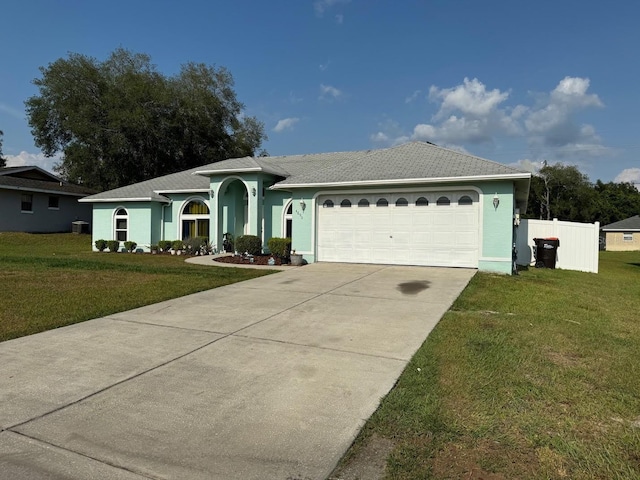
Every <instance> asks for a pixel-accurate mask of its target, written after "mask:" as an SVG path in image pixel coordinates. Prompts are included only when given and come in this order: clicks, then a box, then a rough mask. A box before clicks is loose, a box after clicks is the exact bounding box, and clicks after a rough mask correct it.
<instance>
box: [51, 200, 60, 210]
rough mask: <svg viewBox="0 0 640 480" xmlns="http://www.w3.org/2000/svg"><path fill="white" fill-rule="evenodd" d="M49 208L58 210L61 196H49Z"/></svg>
mask: <svg viewBox="0 0 640 480" xmlns="http://www.w3.org/2000/svg"><path fill="white" fill-rule="evenodd" d="M49 208H51V209H54V210H58V209H59V208H60V197H49Z"/></svg>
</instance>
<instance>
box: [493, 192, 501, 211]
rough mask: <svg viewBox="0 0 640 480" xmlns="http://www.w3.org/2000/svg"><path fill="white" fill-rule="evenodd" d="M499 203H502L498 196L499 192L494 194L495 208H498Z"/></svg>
mask: <svg viewBox="0 0 640 480" xmlns="http://www.w3.org/2000/svg"><path fill="white" fill-rule="evenodd" d="M498 205H500V198H498V192H496V194H495V195H494V196H493V209H494V210H497V209H498Z"/></svg>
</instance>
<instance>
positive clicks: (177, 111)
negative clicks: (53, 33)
mask: <svg viewBox="0 0 640 480" xmlns="http://www.w3.org/2000/svg"><path fill="white" fill-rule="evenodd" d="M40 71H41V73H42V76H41V77H40V78H36V79H35V80H34V81H33V83H34V84H35V85H36V86H37V87H38V89H39V93H38V94H37V95H34V96H33V97H31V98H29V99H28V100H27V101H26V102H25V105H26V110H27V115H28V118H29V124H30V125H31V128H32V133H33V135H34V138H35V142H36V145H37V146H38V147H40V148H41V149H42V151H43V153H44V154H45V155H47V156H53V155H55V154H58V153H61V154H62V160H61V162H60V163H58V164H57V165H56V166H55V170H56V171H57V172H58V173H59V174H61V175H62V176H63V177H64V178H66V179H67V180H69V181H73V182H79V181H82V182H83V183H84V185H86V186H88V187H92V188H96V189H101V190H105V189H110V188H116V187H119V186H123V185H127V184H131V183H135V182H140V181H143V180H147V179H149V178H153V177H156V176H159V175H166V174H169V173H174V172H177V171H180V170H184V169H187V168H192V167H196V166H199V165H203V164H207V163H212V162H216V161H219V160H223V159H225V158H233V157H239V156H245V155H254V154H256V153H261V152H256V151H257V150H259V149H260V146H261V144H262V141H263V140H264V139H266V136H265V133H264V126H263V124H262V123H261V122H259V121H258V120H257V119H256V118H254V117H244V116H243V109H244V106H243V104H242V103H240V102H239V101H238V99H237V98H236V93H235V91H234V89H233V85H234V83H233V77H232V76H231V74H230V73H229V72H228V71H227V70H226V69H224V68H216V67H214V66H208V65H204V64H199V63H187V64H185V65H183V66H182V68H181V70H180V72H179V73H178V74H177V75H175V76H171V77H167V76H165V75H162V74H161V73H159V72H158V71H157V69H156V67H155V66H154V65H153V64H152V63H151V58H150V57H149V56H148V55H145V54H139V53H132V52H130V51H128V50H125V49H117V50H115V51H114V52H113V53H112V54H111V55H110V56H109V57H108V58H107V59H106V60H105V61H102V62H101V61H98V60H96V59H95V58H92V57H87V56H85V55H80V54H76V53H72V54H70V55H69V56H68V58H62V59H58V60H56V61H55V62H53V63H51V64H49V65H48V66H47V67H41V68H40Z"/></svg>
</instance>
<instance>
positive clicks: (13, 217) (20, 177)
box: [0, 166, 95, 233]
mask: <svg viewBox="0 0 640 480" xmlns="http://www.w3.org/2000/svg"><path fill="white" fill-rule="evenodd" d="M93 193H95V191H94V190H90V189H88V188H84V187H82V186H80V185H74V184H71V183H67V182H64V181H63V180H61V179H60V178H58V177H56V176H55V175H53V174H51V173H49V172H47V171H45V170H43V169H41V168H39V167H35V166H25V167H4V168H0V232H34V233H35V232H37V233H45V232H70V231H71V226H72V222H74V221H86V222H91V205H87V204H86V203H78V200H79V199H81V198H83V197H86V196H87V195H91V194H93Z"/></svg>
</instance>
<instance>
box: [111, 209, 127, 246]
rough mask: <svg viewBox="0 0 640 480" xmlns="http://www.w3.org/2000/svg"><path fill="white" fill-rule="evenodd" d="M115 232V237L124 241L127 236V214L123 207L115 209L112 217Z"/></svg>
mask: <svg viewBox="0 0 640 480" xmlns="http://www.w3.org/2000/svg"><path fill="white" fill-rule="evenodd" d="M113 219H114V222H113V223H114V226H115V232H114V236H115V237H116V238H115V239H116V240H118V241H119V242H126V241H127V238H128V237H129V214H128V213H127V211H126V210H125V209H124V208H119V209H118V210H116V214H115V216H114V217H113Z"/></svg>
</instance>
